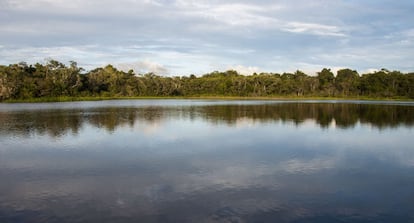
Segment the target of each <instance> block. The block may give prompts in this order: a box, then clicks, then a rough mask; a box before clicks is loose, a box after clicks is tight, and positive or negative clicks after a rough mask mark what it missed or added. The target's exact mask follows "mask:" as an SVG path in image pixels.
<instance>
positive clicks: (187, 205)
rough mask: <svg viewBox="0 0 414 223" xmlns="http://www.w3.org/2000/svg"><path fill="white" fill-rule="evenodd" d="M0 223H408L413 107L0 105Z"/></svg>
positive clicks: (412, 193)
mask: <svg viewBox="0 0 414 223" xmlns="http://www.w3.org/2000/svg"><path fill="white" fill-rule="evenodd" d="M0 123H1V126H0V179H1V181H0V222H2V223H8V222H13V223H15V222H19V223H20V222H22V223H23V222H30V223H38V222H39V223H40V222H59V223H62V222H75V223H76V222H414V103H413V102H381V101H272V100H266V101H255V100H247V101H238V100H231V101H225V100H114V101H97V102H67V103H39V104H24V103H20V104H0Z"/></svg>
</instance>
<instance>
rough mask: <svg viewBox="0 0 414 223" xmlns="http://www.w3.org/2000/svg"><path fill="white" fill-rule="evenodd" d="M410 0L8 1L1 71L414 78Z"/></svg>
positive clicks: (0, 21) (0, 25) (1, 26)
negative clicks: (106, 69) (67, 66)
mask: <svg viewBox="0 0 414 223" xmlns="http://www.w3.org/2000/svg"><path fill="white" fill-rule="evenodd" d="M412 12H414V1H412V0H398V1H396V0H312V1H309V0H290V1H289V0H273V1H270V0H257V1H247V0H229V1H218V0H210V1H207V0H0V33H1V35H0V64H10V63H17V62H20V61H26V62H28V63H35V62H40V63H44V62H45V61H46V60H47V59H50V58H52V59H56V60H59V61H61V62H68V61H71V60H74V61H77V62H78V64H79V65H80V66H82V67H84V68H86V69H93V68H95V67H99V66H104V65H106V64H113V65H115V66H117V67H118V68H121V69H124V70H128V69H134V70H135V71H136V72H137V73H138V72H139V73H145V72H156V73H158V74H161V75H170V76H172V75H189V74H192V73H194V74H197V75H200V74H204V73H207V72H211V71H214V70H228V69H235V70H238V71H239V72H241V73H243V74H250V73H252V72H293V71H295V70H297V69H299V70H302V71H305V72H307V73H310V74H312V73H315V72H317V71H320V70H321V69H322V68H324V67H327V68H332V69H333V70H334V71H335V70H337V69H340V68H348V67H349V68H352V69H356V70H358V71H359V72H360V73H363V72H367V71H371V70H375V69H381V68H388V69H390V70H401V71H404V72H408V71H414V63H413V62H412V61H413V58H414V13H412Z"/></svg>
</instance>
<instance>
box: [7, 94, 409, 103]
mask: <svg viewBox="0 0 414 223" xmlns="http://www.w3.org/2000/svg"><path fill="white" fill-rule="evenodd" d="M148 99H150V100H168V99H177V100H185V99H200V100H280V101H285V100H292V101H296V100H297V101H301V100H321V101H329V100H338V101H353V100H357V101H407V102H410V101H411V102H414V99H411V98H379V97H321V96H319V97H318V96H300V97H296V96H246V97H242V96H171V97H166V96H161V97H157V96H132V97H101V96H88V97H44V98H30V99H12V100H5V101H0V104H1V103H46V102H71V101H105V100H148Z"/></svg>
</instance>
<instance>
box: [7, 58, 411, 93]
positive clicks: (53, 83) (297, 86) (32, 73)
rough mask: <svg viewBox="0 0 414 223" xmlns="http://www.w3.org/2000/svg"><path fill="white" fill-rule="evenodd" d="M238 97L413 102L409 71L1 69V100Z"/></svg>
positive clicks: (23, 66) (14, 66) (109, 67)
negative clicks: (176, 72) (170, 73)
mask: <svg viewBox="0 0 414 223" xmlns="http://www.w3.org/2000/svg"><path fill="white" fill-rule="evenodd" d="M133 96H137V97H140V96H155V97H160V96H161V97H165V96H184V97H191V96H240V97H268V96H288V97H291V96H294V97H370V98H411V99H414V73H406V74H404V73H401V72H399V71H389V70H386V69H382V70H380V71H376V72H372V73H367V74H362V75H359V74H358V72H356V71H354V70H351V69H342V70H339V71H338V72H337V74H336V75H334V74H333V73H332V72H331V70H330V69H326V68H324V69H322V70H321V71H320V72H318V73H317V75H316V76H310V75H307V74H305V73H303V72H302V71H299V70H298V71H296V72H294V73H283V74H277V73H260V74H253V75H248V76H246V75H241V74H239V73H237V72H236V71H232V70H230V71H226V72H217V71H215V72H212V73H209V74H205V75H203V76H201V77H196V76H195V75H190V76H182V77H178V76H177V77H164V76H158V75H156V74H154V73H147V74H135V73H134V71H132V70H130V71H129V72H123V71H120V70H118V69H116V68H115V67H113V66H112V65H107V66H106V67H104V68H97V69H94V70H91V71H89V72H84V70H83V69H82V68H80V67H78V66H77V63H76V62H70V65H65V64H63V63H61V62H58V61H55V60H50V61H49V62H47V63H46V64H39V63H36V64H34V65H28V64H27V63H24V62H21V63H18V64H11V65H9V66H3V65H0V101H4V100H12V99H33V98H58V97H133Z"/></svg>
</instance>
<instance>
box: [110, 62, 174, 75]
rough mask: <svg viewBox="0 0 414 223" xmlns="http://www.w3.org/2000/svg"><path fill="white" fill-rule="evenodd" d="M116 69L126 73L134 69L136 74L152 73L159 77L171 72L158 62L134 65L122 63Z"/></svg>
mask: <svg viewBox="0 0 414 223" xmlns="http://www.w3.org/2000/svg"><path fill="white" fill-rule="evenodd" d="M116 67H117V68H119V69H120V70H123V71H125V72H127V71H129V70H131V69H132V70H134V71H135V73H136V74H144V73H150V72H152V73H155V74H158V75H168V74H169V71H168V69H167V68H166V67H165V66H163V65H162V64H159V63H157V62H153V61H149V60H144V61H137V62H133V63H120V64H117V65H116Z"/></svg>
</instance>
